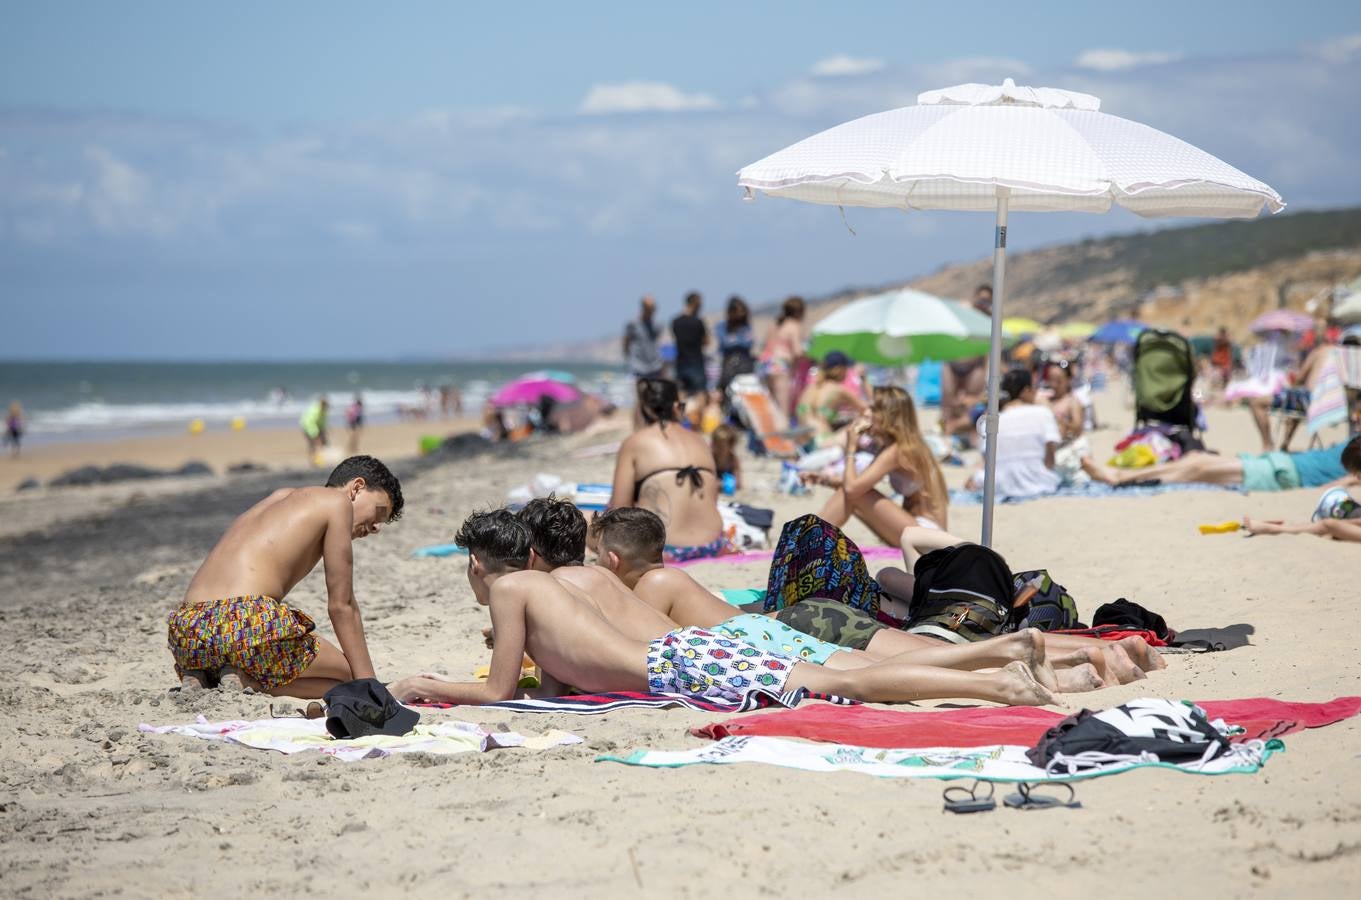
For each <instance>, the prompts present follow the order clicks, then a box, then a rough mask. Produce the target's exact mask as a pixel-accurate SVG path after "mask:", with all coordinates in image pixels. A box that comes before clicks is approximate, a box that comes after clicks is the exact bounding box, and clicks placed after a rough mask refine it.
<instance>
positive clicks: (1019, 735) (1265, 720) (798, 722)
mask: <svg viewBox="0 0 1361 900" xmlns="http://www.w3.org/2000/svg"><path fill="white" fill-rule="evenodd" d="M1196 705H1197V706H1199V707H1200V708H1201V709H1203V710H1205V714H1206V715H1207V716H1208V717H1209V718H1211V719H1223V720H1224V721H1226V722H1232V723H1233V724H1234V725H1238V726H1239V727H1241V728H1243V729H1244V733H1243V734H1242V735H1239V736H1236V737H1235V738H1234V740H1236V741H1241V740H1256V739H1263V738H1276V737H1281V736H1282V735H1286V734H1292V733H1294V732H1296V731H1303V730H1304V729H1306V728H1321V727H1323V726H1325V725H1331V724H1333V723H1334V722H1341V721H1342V720H1344V719H1349V718H1351V717H1352V716H1355V715H1357V714H1358V713H1361V697H1338V698H1337V699H1335V700H1329V701H1328V702H1326V703H1292V702H1288V701H1283V700H1269V699H1266V698H1263V697H1256V698H1251V699H1246V700H1208V701H1200V702H1197V704H1196ZM1063 718H1064V714H1063V713H1059V712H1053V711H1052V710H1048V709H1039V708H1036V707H1028V706H1015V707H975V708H969V709H942V710H932V711H914V710H898V709H880V708H877V707H872V706H855V707H851V708H849V709H835V708H832V707H818V706H809V707H806V708H803V709H791V710H783V711H777V712H769V713H763V714H761V715H755V716H742V717H740V718H736V719H729V720H727V721H726V722H715V723H712V724H709V725H704V726H701V727H699V728H693V729H691V732H690V733H691V734H693V735H695V736H696V737H706V738H711V739H713V740H722V739H724V738H728V737H751V736H762V737H797V738H803V739H805V740H810V741H824V742H829V743H853V744H856V745H859V746H863V747H878V748H897V749H905V748H918V747H938V746H953V747H983V746H989V745H993V744H1024V745H1026V746H1033V745H1034V744H1035V743H1036V742H1037V741H1039V739H1040V737H1041V735H1043V734H1044V732H1045V731H1046V730H1047V729H1049V728H1050V727H1051V726H1053V725H1055V724H1057V723H1058V722H1060V721H1061V720H1062V719H1063Z"/></svg>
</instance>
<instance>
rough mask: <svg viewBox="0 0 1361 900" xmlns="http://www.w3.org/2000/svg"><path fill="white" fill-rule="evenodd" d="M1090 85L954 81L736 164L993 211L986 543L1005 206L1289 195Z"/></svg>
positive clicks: (856, 201)
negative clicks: (1125, 115)
mask: <svg viewBox="0 0 1361 900" xmlns="http://www.w3.org/2000/svg"><path fill="white" fill-rule="evenodd" d="M1100 106H1101V101H1100V100H1098V99H1097V98H1096V97H1093V96H1091V95H1089V94H1078V93H1074V92H1071V91H1062V90H1057V89H1055V88H1031V87H1017V86H1016V85H1015V84H1014V83H1013V82H1012V81H1011V79H1009V78H1008V79H1007V80H1006V81H1005V82H1004V83H1003V84H1002V85H1000V86H999V85H984V84H963V85H958V86H956V87H950V88H945V89H943V90H938V91H927V92H926V93H924V94H920V95H919V96H918V97H917V105H916V106H909V107H905V108H903V109H895V110H890V111H888V112H882V113H876V114H874V115H870V116H865V117H864V118H861V119H856V120H854V121H851V122H846V123H844V124H842V125H838V126H836V127H835V128H830V129H828V130H827V131H824V132H821V133H820V134H815V135H813V136H812V137H810V138H807V139H805V140H803V141H800V142H799V143H797V144H794V145H792V146H790V147H786V148H785V149H784V150H781V151H779V152H778V153H774V154H772V155H770V156H767V157H766V158H765V159H763V160H761V161H759V162H756V163H752V164H751V165H749V166H747V167H745V168H744V169H742V170H741V171H740V172H739V173H738V175H737V183H738V185H739V186H741V187H744V188H746V189H747V192H748V196H753V195H754V192H756V191H761V192H764V193H767V194H770V195H772V196H776V197H789V198H792V199H795V200H805V201H808V202H810V203H825V204H830V205H834V206H875V207H890V208H896V209H902V210H909V209H956V210H979V211H988V212H994V213H995V215H996V219H997V228H996V238H995V242H994V248H995V250H994V255H993V308H992V334H991V345H990V357H989V367H988V412H987V426H986V427H987V434H988V441H987V457H986V462H985V479H984V504H983V543H984V544H987V545H991V543H992V506H993V503H992V501H993V493H994V486H995V470H996V465H997V460H996V453H997V441H996V439H995V438H996V433H997V386H998V380H999V378H1000V375H1001V373H1000V371H999V369H1000V365H1001V347H1002V304H1003V298H1004V289H1005V274H1006V271H1005V270H1006V235H1007V214H1008V213H1009V212H1010V211H1011V210H1018V211H1024V212H1032V211H1034V212H1062V211H1077V212H1105V211H1107V210H1108V209H1110V207H1111V205H1112V204H1118V205H1120V206H1123V207H1125V208H1126V209H1129V210H1131V211H1132V212H1134V213H1137V214H1138V215H1141V216H1147V217H1155V216H1205V217H1213V218H1250V217H1252V216H1255V215H1257V214H1258V213H1260V212H1261V211H1262V209H1263V207H1267V208H1269V209H1270V210H1271V211H1272V212H1279V211H1280V210H1281V209H1282V208H1284V206H1285V204H1284V203H1283V202H1282V201H1281V197H1280V195H1279V194H1277V193H1276V192H1275V191H1274V190H1272V189H1271V188H1270V187H1268V186H1267V185H1265V184H1263V183H1262V182H1260V181H1257V180H1256V179H1253V178H1250V177H1249V176H1247V175H1245V174H1244V173H1242V172H1240V171H1238V170H1237V169H1235V168H1234V167H1233V166H1230V165H1228V164H1227V163H1225V162H1223V161H1221V160H1219V159H1216V158H1215V157H1213V156H1211V155H1210V154H1208V153H1206V152H1204V151H1202V150H1199V149H1197V148H1195V147H1193V146H1191V145H1190V144H1187V143H1186V142H1184V141H1181V140H1178V139H1177V138H1174V137H1172V136H1171V135H1167V134H1164V133H1163V132H1161V131H1158V130H1157V129H1154V128H1150V127H1148V126H1146V125H1141V124H1139V123H1137V122H1131V121H1129V120H1127V119H1121V118H1117V117H1116V116H1110V115H1106V114H1104V113H1102V112H1099V109H1100Z"/></svg>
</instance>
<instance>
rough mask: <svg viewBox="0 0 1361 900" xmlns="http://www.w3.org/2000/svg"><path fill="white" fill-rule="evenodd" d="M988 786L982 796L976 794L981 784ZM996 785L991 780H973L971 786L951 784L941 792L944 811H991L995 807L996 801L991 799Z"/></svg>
mask: <svg viewBox="0 0 1361 900" xmlns="http://www.w3.org/2000/svg"><path fill="white" fill-rule="evenodd" d="M985 784H986V785H987V786H988V793H987V794H986V795H984V796H982V797H980V796H978V790H979V788H980V787H982V786H983V785H985ZM995 791H996V787H995V786H994V785H993V783H992V782H991V781H975V782H974V783H973V787H964V786H963V785H959V784H956V785H951V786H950V787H947V788H946V789H945V791H944V793H943V794H942V796H943V797H944V798H945V809H944V812H952V813H961V814H963V813H978V812H992V811H993V810H994V809H996V808H997V801H996V800H995V799H993V796H992V795H993V793H994V792H995Z"/></svg>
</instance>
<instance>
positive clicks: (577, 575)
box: [530, 566, 717, 659]
mask: <svg viewBox="0 0 1361 900" xmlns="http://www.w3.org/2000/svg"><path fill="white" fill-rule="evenodd" d="M552 575H553V577H554V578H556V579H557V580H558V581H560V582H562V583H564V584H567V585H569V586H571V587H572V588H574V589H576V590H577V591H579V592H580V593H581V595H583V596H584V597H585V598H586V600H587V602H589V603H591V604H593V605H594V606H595V608H596V609H597V610H598V611H599V612H600V615H601V617H602V618H604V620H605V621H606V622H609V623H610V625H612V626H613V627H614V628H615V629H616V630H617V631H619V632H621V633H623V634H624V635H626V636H628V637H630V638H632V639H634V640H639V641H653V640H656V639H657V638H659V637H661V636H663V635H665V634H666V633H667V632H670V631H674V630H676V628H678V627H679V626H678V625H677V624H676V623H675V622H674V621H672V620H671V619H669V618H667V617H666V616H665V615H664V614H662V613H661V612H659V611H657V610H656V609H655V608H653V607H652V606H651V605H649V604H647V603H644V602H643V601H642V600H640V599H639V598H638V596H637V595H636V594H634V593H633V592H632V591H630V590H629V589H628V587H626V586H625V585H624V582H622V581H620V580H619V577H618V576H617V575H615V574H614V573H613V572H611V571H610V570H609V569H606V568H605V567H603V566H562V567H560V568H557V569H554V570H553V572H552ZM715 599H717V598H715ZM530 655H531V656H533V654H530ZM535 659H538V657H535Z"/></svg>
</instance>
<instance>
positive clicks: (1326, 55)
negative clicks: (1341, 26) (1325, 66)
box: [1318, 34, 1361, 62]
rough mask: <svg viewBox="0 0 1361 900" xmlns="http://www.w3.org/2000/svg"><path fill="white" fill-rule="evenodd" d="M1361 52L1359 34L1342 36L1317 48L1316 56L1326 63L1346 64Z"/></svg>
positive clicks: (1360, 35) (1360, 37)
mask: <svg viewBox="0 0 1361 900" xmlns="http://www.w3.org/2000/svg"><path fill="white" fill-rule="evenodd" d="M1357 51H1361V34H1344V35H1342V36H1341V37H1337V38H1333V39H1332V40H1331V41H1328V42H1327V43H1326V44H1323V45H1322V46H1320V47H1319V48H1318V55H1319V56H1321V57H1322V58H1323V59H1325V60H1327V61H1328V62H1346V61H1347V60H1348V59H1351V57H1352V54H1354V53H1356V52H1357Z"/></svg>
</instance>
